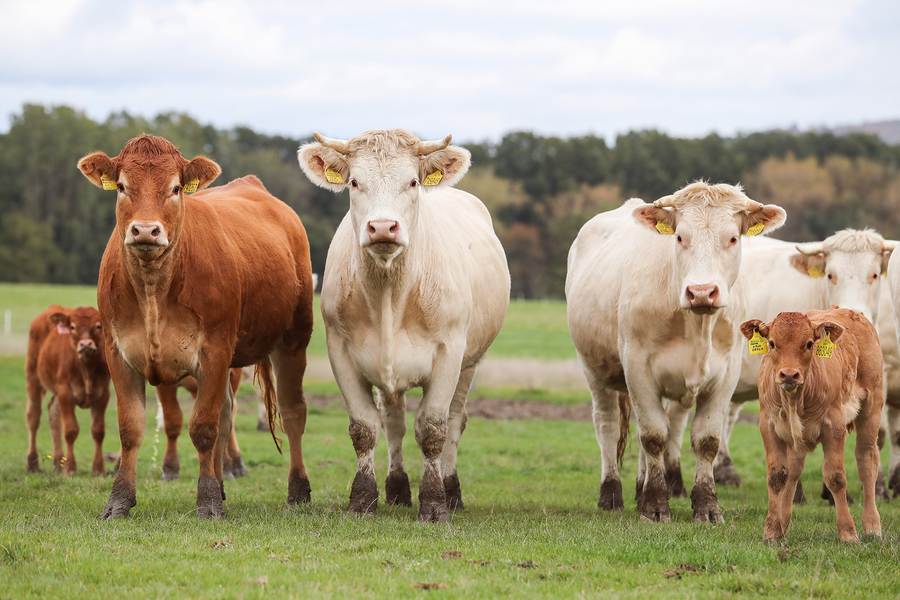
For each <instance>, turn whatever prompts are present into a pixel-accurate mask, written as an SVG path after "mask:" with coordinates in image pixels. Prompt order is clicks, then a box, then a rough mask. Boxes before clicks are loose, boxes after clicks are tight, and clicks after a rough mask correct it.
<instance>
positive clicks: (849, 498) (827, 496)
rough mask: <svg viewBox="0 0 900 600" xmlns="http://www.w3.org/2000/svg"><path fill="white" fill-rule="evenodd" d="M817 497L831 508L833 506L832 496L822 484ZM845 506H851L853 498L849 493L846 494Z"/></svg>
mask: <svg viewBox="0 0 900 600" xmlns="http://www.w3.org/2000/svg"><path fill="white" fill-rule="evenodd" d="M797 485H798V486H799V485H800V484H799V483H798V484H797ZM819 497H820V498H821V499H822V500H824V501H826V502H827V503H828V504H830V505H831V506H834V496H832V495H831V490H829V489H828V486H827V485H825V484H824V483H823V484H822V492H821V493H820V494H819ZM804 501H805V499H804ZM794 502H795V503H796V495H795V496H794ZM847 504H853V496H851V495H850V494H849V493H848V494H847Z"/></svg>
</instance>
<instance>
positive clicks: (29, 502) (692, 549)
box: [0, 357, 900, 598]
mask: <svg viewBox="0 0 900 600" xmlns="http://www.w3.org/2000/svg"><path fill="white" fill-rule="evenodd" d="M23 396H24V382H23V377H22V359H21V357H7V358H0V582H2V586H0V597H10V598H26V597H58V596H63V595H64V596H65V597H67V598H83V597H91V598H97V597H128V598H143V597H161V596H174V597H191V598H199V597H216V598H219V597H262V596H264V595H271V596H274V597H309V596H313V597H319V596H333V597H347V596H353V597H366V596H379V597H392V598H393V597H416V596H421V595H423V594H431V595H434V596H435V597H448V596H454V597H458V596H466V597H484V598H493V597H499V596H511V595H515V596H516V597H542V596H565V597H572V596H581V595H591V596H593V595H599V594H604V595H612V596H621V597H641V598H643V597H648V596H650V597H678V598H682V597H708V598H714V597H715V598H718V597H723V596H738V595H754V596H758V595H774V596H779V597H798V596H812V597H849V596H861V595H865V596H867V597H896V596H897V591H898V589H900V569H898V568H897V565H898V564H900V563H898V561H900V502H894V503H891V504H882V505H881V514H882V520H883V526H884V531H885V537H884V539H883V540H880V541H875V540H867V541H865V542H864V543H863V544H862V545H861V546H856V547H851V546H846V545H842V544H840V543H839V542H838V541H837V538H836V534H835V526H834V513H833V510H832V509H830V508H829V507H827V506H825V505H824V504H823V503H822V502H821V501H819V500H812V501H811V502H810V503H809V504H808V505H806V506H802V507H800V508H798V509H797V511H796V512H795V520H794V522H793V525H792V529H791V531H790V533H789V536H788V540H787V543H786V544H784V545H780V546H777V547H772V546H768V545H766V544H764V543H763V542H762V541H761V537H762V522H763V517H764V514H765V508H766V493H765V484H764V470H765V469H764V464H763V453H762V445H761V443H760V440H759V435H758V433H757V432H756V431H755V429H754V428H753V427H752V426H750V425H747V424H744V423H740V424H738V426H737V427H736V431H735V434H734V438H733V446H732V447H733V450H734V452H733V453H734V458H735V461H736V463H737V466H738V468H739V469H740V471H741V473H742V475H743V476H744V479H745V485H744V486H743V487H742V488H740V489H739V490H736V489H721V490H720V501H721V503H722V506H723V508H724V509H725V512H726V523H725V524H724V525H721V526H715V527H713V526H701V525H696V524H694V523H692V522H691V512H690V502H689V501H688V500H686V499H675V500H673V501H672V508H673V518H674V522H673V523H671V524H665V525H660V524H650V523H643V522H641V521H640V520H639V519H638V517H637V514H636V513H635V510H634V498H633V481H634V465H635V454H636V453H635V445H636V443H635V441H634V436H633V434H632V440H631V442H630V444H629V448H628V452H627V456H626V460H625V470H624V477H625V484H626V485H625V495H626V509H625V511H624V512H622V513H617V514H609V513H604V512H600V511H598V510H597V508H596V495H597V485H598V476H599V475H598V451H597V446H596V444H595V442H594V434H593V428H592V426H591V424H590V423H588V422H560V421H485V420H481V419H471V420H470V423H469V426H468V428H467V430H466V433H465V436H464V438H463V443H462V449H461V452H460V475H461V478H462V484H463V490H464V496H465V500H466V510H465V511H463V512H461V513H457V514H456V515H454V517H453V520H452V522H451V523H450V524H449V525H426V524H420V523H417V522H416V521H415V509H414V508H413V509H410V508H387V507H385V506H384V505H383V504H382V505H380V506H379V512H378V514H377V515H376V516H375V517H373V518H357V517H353V516H350V515H348V514H346V512H345V509H346V506H347V498H348V493H349V486H350V482H351V480H352V477H353V472H354V465H355V456H354V453H353V450H352V447H351V444H350V441H349V439H348V436H347V417H346V415H345V414H344V413H343V412H342V411H340V410H338V409H330V408H329V409H313V410H312V411H311V414H310V417H309V425H308V430H307V434H306V437H305V438H304V447H305V457H306V461H307V465H308V467H309V471H310V477H311V482H312V486H313V502H312V504H310V505H309V506H304V507H301V508H298V509H292V510H289V509H286V508H285V506H284V499H285V496H286V482H285V479H286V472H287V466H286V458H285V457H283V456H280V455H278V454H277V453H276V452H275V450H274V448H273V446H272V442H271V439H270V438H269V436H268V435H267V434H264V433H258V432H256V431H255V429H254V425H255V418H254V416H253V414H251V413H252V412H253V410H254V409H255V407H254V406H253V403H252V402H244V403H243V411H244V414H241V415H240V416H239V421H238V429H239V435H240V439H241V444H242V447H243V451H244V455H245V457H246V459H247V461H248V465H249V468H250V474H249V476H248V477H246V478H244V479H240V480H237V481H230V482H227V483H226V489H227V494H228V500H227V502H226V509H227V512H228V515H227V518H226V519H224V520H222V521H215V522H200V521H198V520H197V519H196V518H195V517H194V514H193V508H194V493H195V489H196V476H197V463H196V460H195V458H194V454H193V451H192V449H191V446H190V442H189V441H188V440H187V436H184V437H183V439H182V479H181V480H179V481H177V482H173V483H163V482H162V481H160V480H159V468H160V465H159V461H160V458H161V453H162V443H163V440H162V439H161V437H160V436H158V435H157V434H156V433H155V430H154V429H153V428H152V427H150V428H148V431H147V434H146V436H145V441H144V445H143V447H142V449H141V454H140V461H139V480H138V505H137V507H135V509H134V510H133V511H132V517H131V518H130V519H128V520H124V521H114V522H101V521H98V520H97V519H96V515H97V514H98V513H99V512H100V510H101V509H102V507H103V505H104V503H105V501H106V498H107V495H108V493H109V490H110V486H111V479H109V478H99V479H95V478H92V477H90V476H89V475H87V474H85V472H84V468H85V467H86V466H87V465H88V463H89V458H90V446H91V442H90V436H89V435H88V433H87V432H88V420H87V419H86V414H85V412H84V411H79V414H78V417H79V420H80V422H81V426H82V434H81V436H80V437H79V440H78V444H77V456H78V460H79V461H80V465H79V468H80V469H81V471H80V473H79V474H78V475H76V476H75V477H72V478H63V477H61V476H57V475H54V474H52V473H46V472H45V473H43V474H38V475H26V474H25V472H24V466H25V448H26V435H25V427H24V422H23V421H24V419H23V416H22V412H23V405H24V402H23ZM148 408H149V410H148V413H150V414H148V421H152V416H153V413H154V412H155V403H154V402H152V401H151V402H149V403H148ZM45 415H46V411H45ZM114 417H115V410H114V409H111V410H110V413H109V415H108V416H107V423H108V425H109V434H108V438H107V439H108V442H107V444H106V447H107V449H108V450H116V449H117V446H118V444H117V436H116V428H115V418H114ZM47 430H48V427H47V424H46V418H45V419H44V422H43V423H42V426H41V437H40V444H41V452H42V454H46V453H49V451H50V445H49V436H48V431H47ZM406 449H407V452H406V458H407V465H408V468H409V471H410V476H411V478H412V479H413V485H414V486H415V485H417V483H418V476H419V472H420V460H419V453H418V451H417V449H416V447H415V443H414V442H413V441H412V436H411V432H410V435H408V439H407V444H406ZM378 450H379V453H378V463H377V464H378V469H379V472H378V478H379V480H381V479H382V478H383V476H384V468H385V455H384V443H383V441H380V442H379V449H378ZM850 454H851V452H848V456H849V455H850ZM47 467H48V464H47V463H46V462H45V464H44V468H45V471H47V470H48V468H47ZM820 467H821V453H816V454H814V455H812V456H811V457H810V460H809V461H808V466H807V470H806V476H805V477H804V485H805V486H806V487H807V492H808V495H810V496H812V495H813V494H812V493H811V492H814V491H815V490H817V489H818V487H819V485H820V481H821V479H820V475H819V473H820ZM685 468H686V472H690V469H691V468H692V460H691V456H690V453H689V452H687V453H686V454H685ZM848 475H849V479H850V486H851V489H852V490H853V491H854V493H855V494H856V495H857V496H858V481H857V478H856V469H855V467H850V468H849V470H848ZM414 489H415V488H414ZM853 513H854V515H855V516H856V517H857V518H858V516H859V505H858V503H857V505H856V506H854V507H853ZM448 553H452V554H448ZM455 553H458V555H457V554H455ZM425 583H428V584H437V585H438V587H439V589H437V590H435V591H431V592H426V591H423V590H421V589H419V588H418V587H416V586H417V585H419V584H425Z"/></svg>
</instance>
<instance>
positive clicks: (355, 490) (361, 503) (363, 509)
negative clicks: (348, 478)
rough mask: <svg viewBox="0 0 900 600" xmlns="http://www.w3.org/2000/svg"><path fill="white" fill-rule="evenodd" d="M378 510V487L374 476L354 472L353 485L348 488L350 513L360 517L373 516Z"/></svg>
mask: <svg viewBox="0 0 900 600" xmlns="http://www.w3.org/2000/svg"><path fill="white" fill-rule="evenodd" d="M377 509H378V486H377V485H375V476H374V475H372V474H368V473H361V472H359V471H357V472H356V477H354V478H353V485H352V486H350V512H354V513H357V514H361V515H369V514H374V513H375V511H376V510H377Z"/></svg>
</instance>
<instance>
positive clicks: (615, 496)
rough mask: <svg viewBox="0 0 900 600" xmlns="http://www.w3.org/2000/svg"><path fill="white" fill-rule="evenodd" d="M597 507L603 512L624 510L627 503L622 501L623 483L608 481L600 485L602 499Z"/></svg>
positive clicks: (598, 501)
mask: <svg viewBox="0 0 900 600" xmlns="http://www.w3.org/2000/svg"><path fill="white" fill-rule="evenodd" d="M597 507H598V508H601V509H603V510H622V509H624V508H625V501H624V500H623V499H622V482H621V481H620V480H618V479H607V480H606V481H604V482H603V483H601V484H600V499H599V500H597Z"/></svg>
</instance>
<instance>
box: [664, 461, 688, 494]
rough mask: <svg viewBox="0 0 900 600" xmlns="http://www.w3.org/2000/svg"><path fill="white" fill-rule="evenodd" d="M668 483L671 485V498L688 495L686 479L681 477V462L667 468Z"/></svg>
mask: <svg viewBox="0 0 900 600" xmlns="http://www.w3.org/2000/svg"><path fill="white" fill-rule="evenodd" d="M666 485H668V486H669V496H670V497H671V498H681V497H683V496H687V492H686V491H685V489H684V481H683V480H682V478H681V464H677V465H675V466H673V467H667V468H666Z"/></svg>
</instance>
